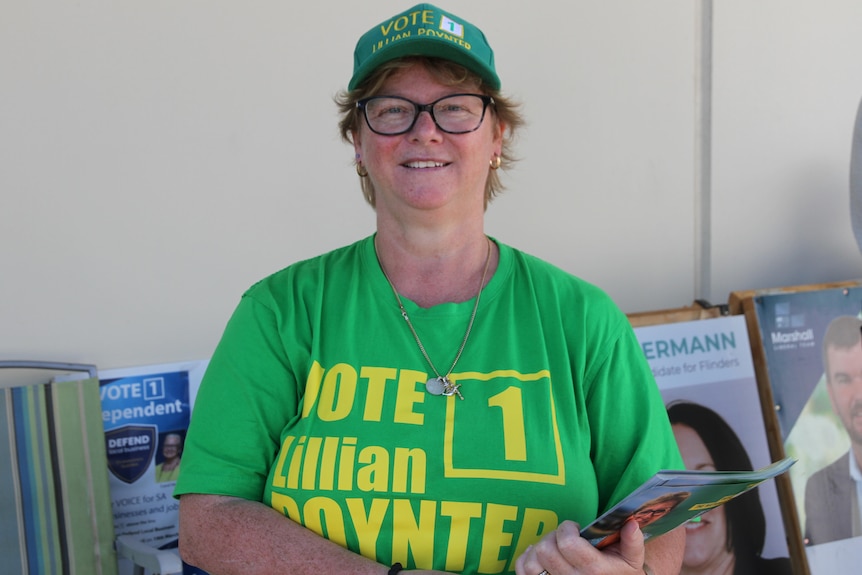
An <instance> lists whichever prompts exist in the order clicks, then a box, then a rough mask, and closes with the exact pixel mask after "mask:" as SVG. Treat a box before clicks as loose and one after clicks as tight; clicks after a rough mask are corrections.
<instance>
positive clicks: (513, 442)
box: [488, 387, 527, 461]
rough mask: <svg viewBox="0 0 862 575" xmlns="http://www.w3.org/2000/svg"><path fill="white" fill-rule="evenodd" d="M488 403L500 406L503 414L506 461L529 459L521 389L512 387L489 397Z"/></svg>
mask: <svg viewBox="0 0 862 575" xmlns="http://www.w3.org/2000/svg"><path fill="white" fill-rule="evenodd" d="M488 405H490V406H491V407H499V408H500V410H501V412H502V414H503V442H504V444H505V445H504V447H505V450H506V461H527V436H526V433H525V432H524V402H523V399H522V398H521V390H520V388H517V387H510V388H509V389H507V390H506V391H503V392H501V393H498V394H497V395H495V396H493V397H490V398H488Z"/></svg>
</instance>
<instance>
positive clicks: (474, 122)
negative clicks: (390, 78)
mask: <svg viewBox="0 0 862 575" xmlns="http://www.w3.org/2000/svg"><path fill="white" fill-rule="evenodd" d="M487 101H488V100H487V99H486V98H485V97H483V96H478V95H475V94H455V95H452V96H446V97H444V98H441V99H439V100H437V101H435V102H432V103H431V104H427V105H424V106H423V105H420V104H416V103H415V102H412V101H410V100H408V99H406V98H401V97H397V96H375V97H372V98H369V99H368V100H365V101H364V104H363V108H364V109H365V120H366V121H367V122H368V127H369V128H371V129H372V130H373V131H375V132H377V133H378V134H383V135H397V134H403V133H405V132H408V131H409V130H410V129H411V128H412V127H413V124H414V123H415V121H416V118H417V117H418V116H419V114H420V113H421V112H423V111H428V112H430V113H431V117H432V118H433V119H434V122H435V123H436V124H437V127H438V128H440V129H441V130H442V131H444V132H448V133H450V134H464V133H467V132H472V131H474V130H477V129H478V128H479V126H481V125H482V119H483V118H484V116H485V108H486V106H487V103H486V102H487Z"/></svg>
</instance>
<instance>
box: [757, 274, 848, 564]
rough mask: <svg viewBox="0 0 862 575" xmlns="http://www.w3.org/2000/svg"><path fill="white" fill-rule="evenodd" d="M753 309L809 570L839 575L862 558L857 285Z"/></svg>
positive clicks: (780, 297) (779, 296)
mask: <svg viewBox="0 0 862 575" xmlns="http://www.w3.org/2000/svg"><path fill="white" fill-rule="evenodd" d="M754 309H755V311H756V315H757V323H758V328H759V331H760V336H761V340H762V344H763V352H764V356H765V358H766V368H767V373H768V376H769V382H768V383H769V385H770V387H771V390H772V394H773V396H774V400H775V410H776V415H777V419H778V423H779V427H780V432H781V437H782V440H783V444H784V449H785V452H786V454H787V455H788V456H790V457H794V458H796V459H797V460H798V463H797V464H796V465H795V466H794V467H793V468H791V470H790V477H791V483H792V485H793V496H794V499H795V502H796V509H797V512H798V514H799V522H800V525H801V528H802V531H803V533H802V536H803V541H804V542H805V545H806V552H807V555H808V560H809V564H810V568H811V572H812V573H813V574H815V575H818V574H820V573H824V574H825V573H836V572H841V569H842V567H841V566H842V565H843V566H845V567H846V566H848V565H850V564H851V563H850V561H851V559H850V558H849V556H848V553H850V554H855V555H857V557H855V558H854V559H852V561H854V562H856V563H855V564H858V561H859V560H862V551H860V547H862V540H860V539H858V537H860V536H862V526H860V519H859V517H860V509H862V506H860V501H859V497H858V495H857V493H858V489H859V488H858V486H859V485H862V473H860V471H859V467H860V465H859V464H860V462H862V320H860V317H862V287H850V288H832V289H823V290H815V291H798V292H793V293H774V294H767V295H760V296H756V297H755V298H754ZM836 558H838V559H836ZM842 558H843V559H842ZM835 561H842V562H841V563H840V564H835ZM836 569H837V571H836Z"/></svg>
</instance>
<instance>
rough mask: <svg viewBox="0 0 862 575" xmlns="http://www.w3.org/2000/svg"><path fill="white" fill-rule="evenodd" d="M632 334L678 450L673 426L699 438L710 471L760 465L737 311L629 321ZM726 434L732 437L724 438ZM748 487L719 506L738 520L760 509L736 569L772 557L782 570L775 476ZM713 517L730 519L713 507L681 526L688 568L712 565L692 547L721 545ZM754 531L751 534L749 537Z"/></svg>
mask: <svg viewBox="0 0 862 575" xmlns="http://www.w3.org/2000/svg"><path fill="white" fill-rule="evenodd" d="M635 334H636V336H637V338H638V341H639V342H640V344H641V349H642V350H643V352H644V355H645V356H646V358H647V361H648V362H649V364H650V367H651V368H652V372H653V375H654V376H655V379H656V382H657V383H658V387H659V390H660V391H661V394H662V398H663V399H664V401H665V406H666V407H667V408H668V413H669V415H671V414H673V415H672V416H671V421H672V423H673V422H675V421H676V422H677V423H676V424H675V425H674V426H673V427H674V435H675V436H676V437H677V441H678V443H679V444H680V448H681V450H682V451H683V455H684V458H685V457H686V455H687V452H686V451H685V450H684V449H683V447H684V446H683V443H682V442H683V441H685V437H687V436H685V435H683V434H681V433H682V432H683V431H688V432H689V433H694V434H696V436H697V437H698V440H701V445H705V447H706V448H707V449H708V450H709V452H710V455H709V457H710V459H711V460H713V461H714V466H713V468H714V469H717V470H718V471H733V470H737V471H741V469H724V468H723V467H737V466H740V463H739V462H740V461H745V460H746V459H747V460H748V461H749V463H750V468H749V469H760V468H762V467H765V466H767V465H769V464H770V463H771V462H772V459H771V457H770V453H769V445H768V442H767V436H766V426H765V424H764V421H763V414H762V411H761V407H760V396H759V393H758V389H757V381H756V378H755V372H754V364H753V360H752V355H751V346H750V343H749V338H748V331H747V329H746V324H745V318H744V317H742V316H728V317H718V318H713V319H702V320H698V321H690V322H680V323H668V324H660V325H652V326H644V327H638V328H635ZM707 415H708V417H707ZM706 437H713V438H714V439H712V440H708V439H705V438H706ZM732 437H735V438H736V439H735V440H732V441H731V440H730V438H732ZM721 462H726V464H723V463H721ZM686 463H687V464H689V461H688V460H687V461H686ZM692 468H697V467H694V466H692ZM703 469H709V468H708V467H704V468H703ZM753 493H755V494H756V495H754V494H752V495H748V496H747V497H743V496H740V498H738V500H736V502H734V501H731V502H730V503H728V504H727V505H725V506H723V507H726V508H727V507H729V506H730V505H731V504H733V505H734V508H733V511H732V512H730V511H727V510H726V509H725V510H724V511H722V513H725V512H727V513H728V514H731V515H732V516H733V517H735V518H737V519H735V520H736V521H737V522H740V523H741V522H743V521H745V520H744V519H741V518H745V517H753V516H756V515H757V514H760V513H762V516H763V517H764V518H765V534H764V533H763V532H762V531H761V535H760V537H762V540H763V544H762V547H761V548H760V549H753V550H750V551H752V552H753V553H756V554H757V557H754V556H752V557H751V558H749V559H747V560H745V561H746V562H747V564H750V565H752V567H750V568H749V569H748V570H744V571H737V572H746V573H748V572H751V573H761V572H766V567H763V566H762V565H763V563H762V562H763V561H769V562H770V563H771V564H772V565H776V564H777V565H780V566H781V568H775V567H770V569H773V568H774V569H775V570H774V571H772V570H770V571H769V572H775V573H782V572H786V573H789V572H790V571H789V570H790V560H789V551H788V544H787V538H786V537H785V530H784V523H783V519H782V515H781V504H780V500H779V496H778V489H777V487H776V485H775V481H772V480H770V481H766V482H765V483H763V484H761V485H760V486H759V487H757V488H756V489H755V490H753ZM719 521H727V522H729V523H731V524H732V523H733V521H734V519H732V518H729V515H725V516H722V518H721V519H720V520H719V519H716V515H710V514H704V515H703V516H702V517H701V521H699V522H693V523H690V524H688V525H687V526H686V534H687V542H686V556H685V560H684V561H685V562H686V566H687V567H688V568H689V569H691V570H693V571H698V570H701V572H718V571H703V565H702V564H698V563H697V561H698V560H699V559H698V555H697V554H698V552H699V553H700V554H701V555H702V556H709V555H710V554H712V551H709V550H710V549H713V550H718V549H724V548H726V547H727V536H728V535H727V534H728V531H727V530H726V529H723V528H721V529H719V528H718V526H719V525H720V523H719ZM733 529H736V531H741V530H742V529H743V527H742V526H741V525H736V526H734V525H731V530H733ZM757 538H758V537H757V536H756V535H754V534H752V536H751V539H755V540H756V539H757ZM703 549H707V551H704V550H703ZM743 561H744V559H743V558H742V557H737V558H736V562H737V564H740V563H742V562H743ZM757 562H760V563H757ZM755 565H761V566H759V567H758V566H755Z"/></svg>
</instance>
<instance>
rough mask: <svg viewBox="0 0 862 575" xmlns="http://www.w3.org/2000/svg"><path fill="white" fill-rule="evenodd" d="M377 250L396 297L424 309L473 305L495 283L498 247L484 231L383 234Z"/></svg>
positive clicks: (377, 241)
mask: <svg viewBox="0 0 862 575" xmlns="http://www.w3.org/2000/svg"><path fill="white" fill-rule="evenodd" d="M375 248H376V250H377V258H378V260H379V261H380V265H381V267H382V268H383V270H384V271H385V273H386V275H387V277H388V278H389V281H391V282H392V285H393V286H394V287H395V289H396V291H397V292H398V293H399V294H400V295H401V296H402V297H406V298H408V299H410V300H412V301H414V302H415V303H416V304H418V305H419V306H421V307H431V306H434V305H438V304H441V303H447V302H455V303H459V302H464V301H468V300H470V299H473V298H474V297H476V294H477V293H478V291H479V289H480V287H484V285H486V284H487V282H488V281H490V279H491V277H492V276H493V273H494V270H496V268H497V262H498V259H499V254H498V250H497V246H496V244H494V242H492V241H491V240H490V239H488V238H487V237H486V236H485V234H484V232H482V230H481V229H480V230H478V233H476V232H473V233H464V232H463V231H461V232H460V233H457V234H449V235H446V234H433V233H423V232H422V231H421V230H403V231H402V233H397V232H391V231H387V230H385V229H382V230H380V231H378V233H377V235H376V237H375ZM486 266H487V273H485V269H486ZM483 277H484V278H485V279H484V282H483V281H482V278H483ZM480 283H482V284H483V285H482V286H480V285H479V284H480Z"/></svg>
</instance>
